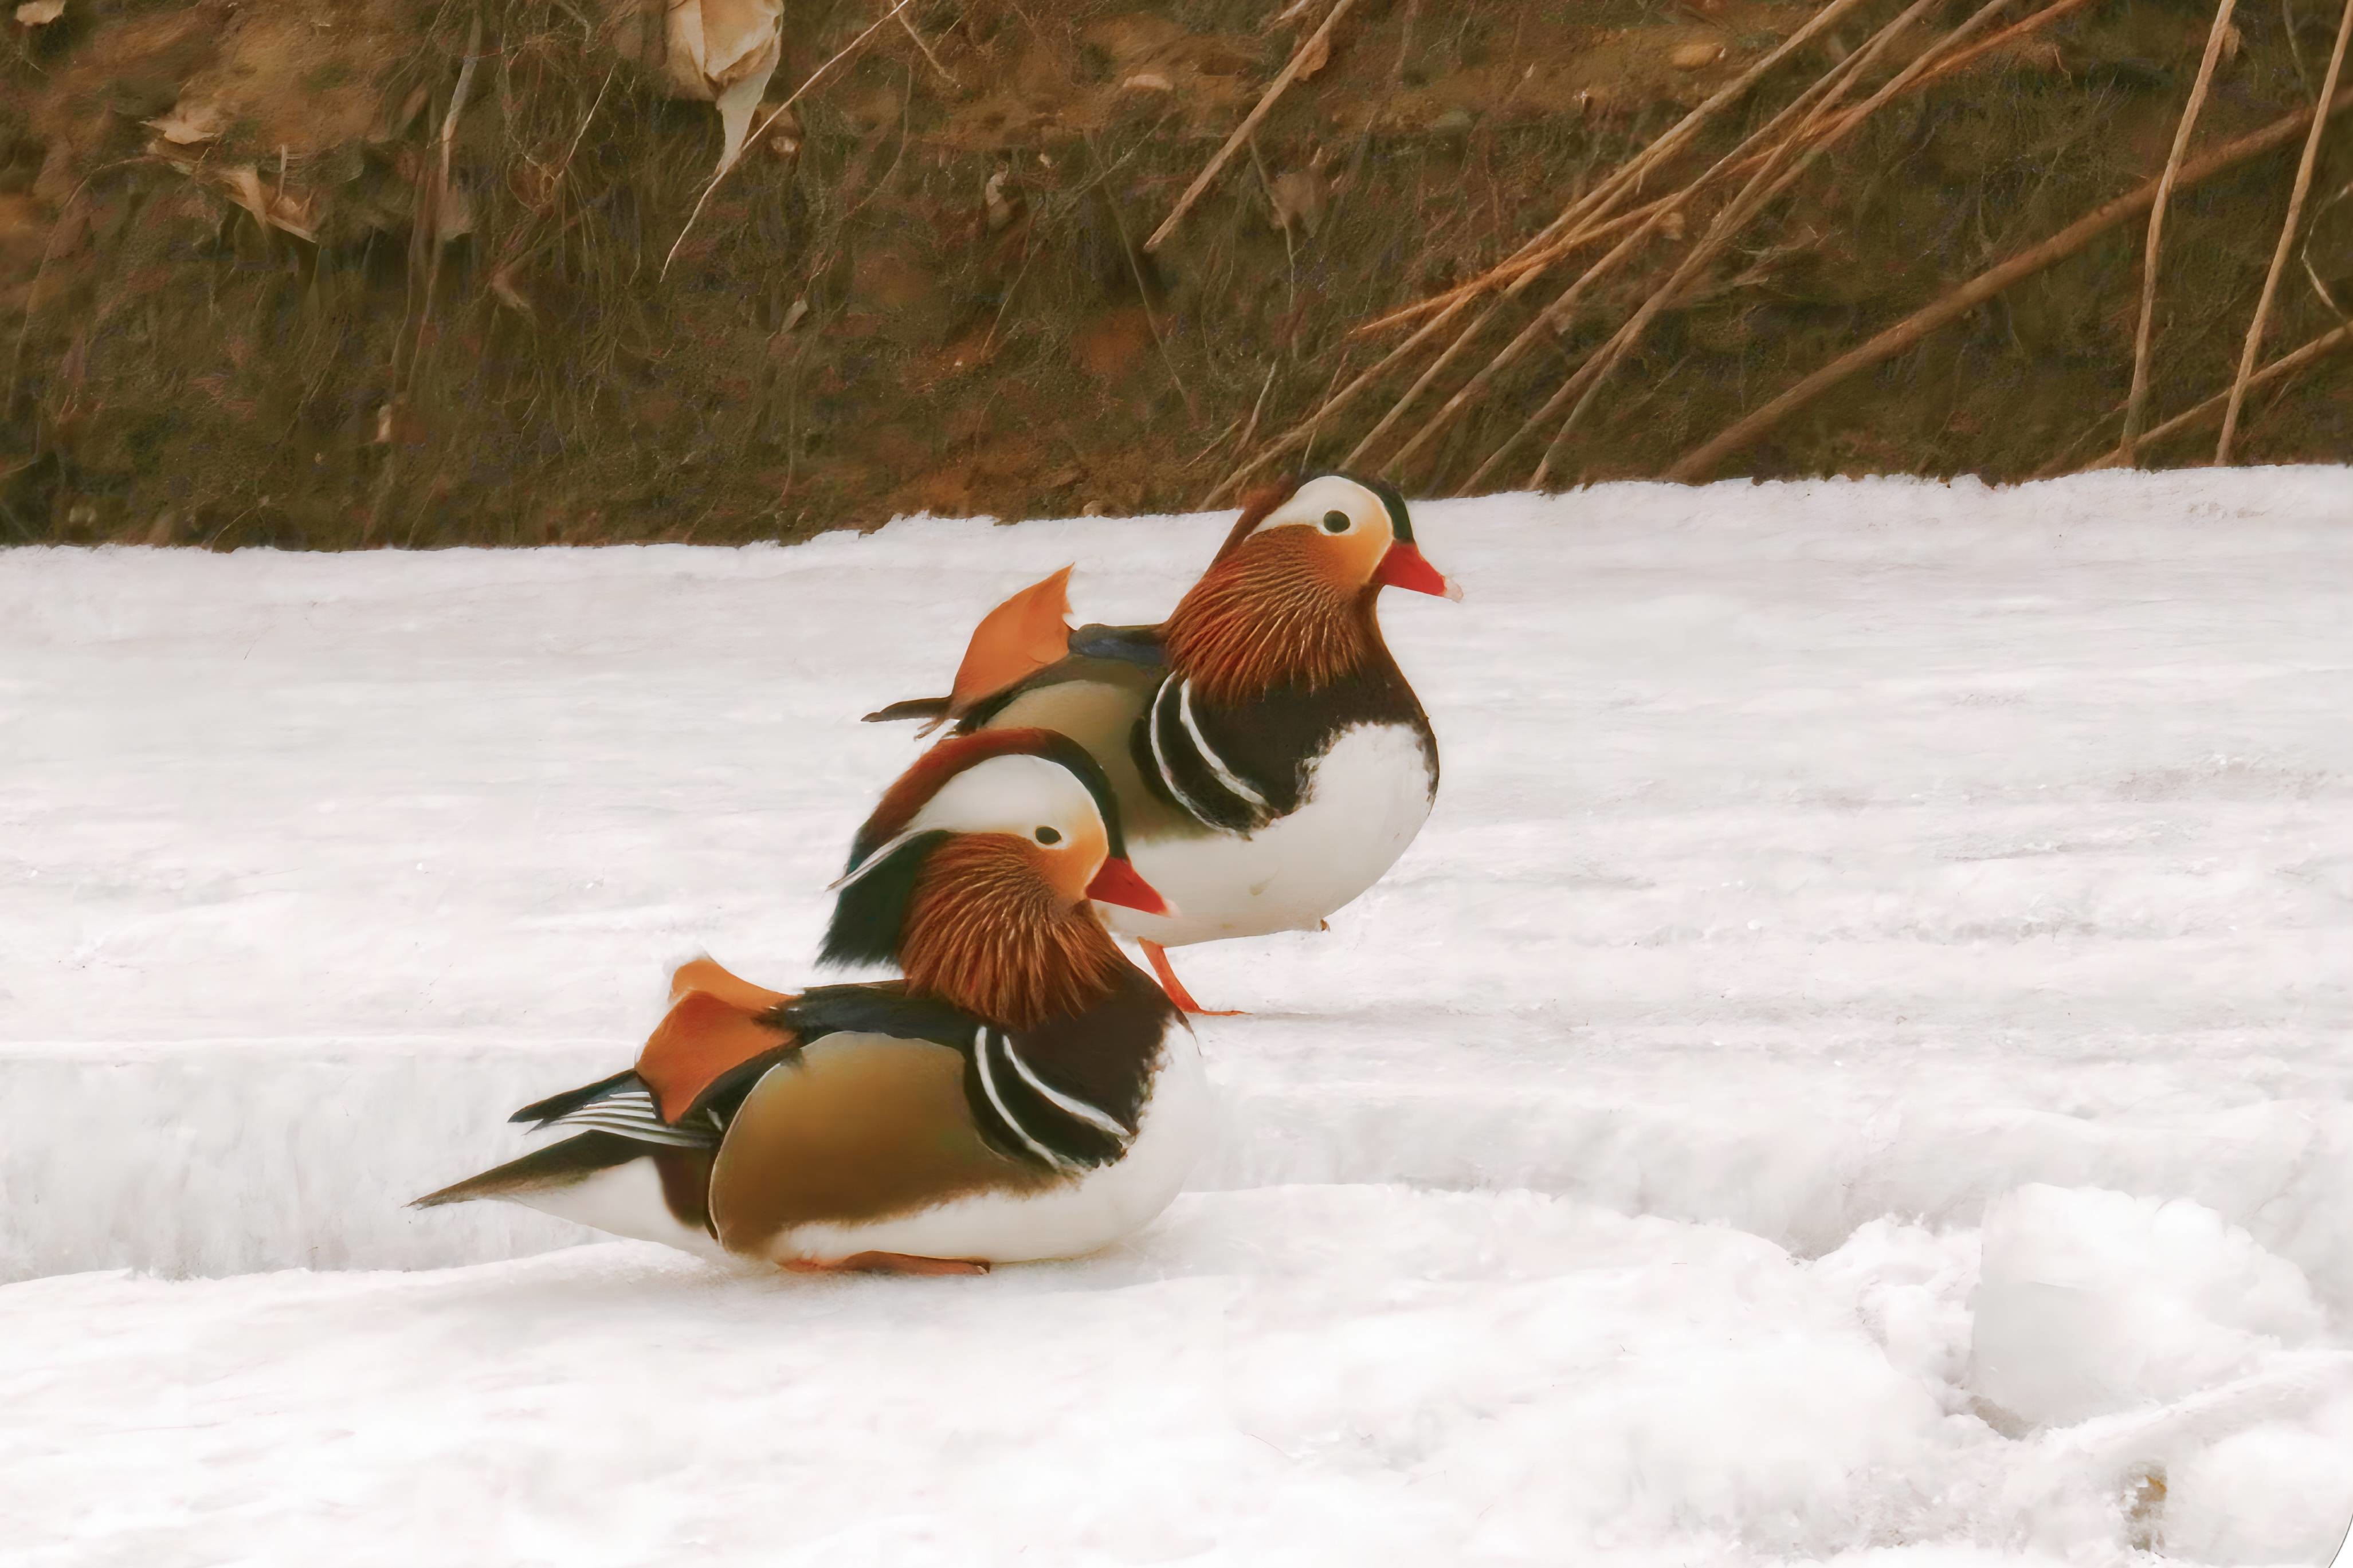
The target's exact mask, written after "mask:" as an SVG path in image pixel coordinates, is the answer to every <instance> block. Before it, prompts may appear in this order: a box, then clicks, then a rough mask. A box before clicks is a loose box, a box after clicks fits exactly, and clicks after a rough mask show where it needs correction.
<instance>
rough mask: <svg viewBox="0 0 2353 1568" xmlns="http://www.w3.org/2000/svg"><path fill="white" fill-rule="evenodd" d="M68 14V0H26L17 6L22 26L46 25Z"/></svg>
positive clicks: (19, 24)
mask: <svg viewBox="0 0 2353 1568" xmlns="http://www.w3.org/2000/svg"><path fill="white" fill-rule="evenodd" d="M65 14H66V0H25V3H24V4H23V5H19V6H17V7H16V25H17V26H20V27H44V26H48V24H50V23H51V22H54V21H56V20H57V19H58V17H60V16H64V15H65Z"/></svg>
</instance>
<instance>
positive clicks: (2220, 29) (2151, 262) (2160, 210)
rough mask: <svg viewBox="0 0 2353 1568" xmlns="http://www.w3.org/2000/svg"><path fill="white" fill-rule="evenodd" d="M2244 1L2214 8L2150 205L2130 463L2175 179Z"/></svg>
mask: <svg viewBox="0 0 2353 1568" xmlns="http://www.w3.org/2000/svg"><path fill="white" fill-rule="evenodd" d="M2238 4H2239V0H2221V4H2219V5H2216V6H2215V7H2214V25H2213V26H2211V27H2209V28H2208V29H2207V30H2206V53H2205V56H2204V58H2201V59H2200V60H2199V62H2198V79H2197V80H2196V81H2194V82H2192V83H2190V84H2189V102H2188V103H2185V104H2183V105H2182V106H2181V120H2180V122H2179V124H2177V125H2176V126H2175V127H2174V130H2173V150H2172V151H2171V152H2169V153H2167V154H2166V155H2165V173H2163V174H2160V175H2158V182H2157V199H2156V200H2155V201H2154V202H2152V203H2151V204H2150V205H2149V209H2148V243H2147V246H2146V247H2144V248H2143V249H2142V251H2141V262H2140V326H2139V328H2138V329H2137V331H2135V332H2134V333H2133V374H2132V395H2131V396H2130V397H2128V398H2127V399H2126V401H2125V435H2124V440H2123V442H2122V443H2121V444H2120V445H2119V446H2118V447H2117V448H2116V450H2117V451H2118V452H2119V453H2120V454H2122V456H2123V458H2124V459H2125V460H2126V462H2130V461H2131V460H2132V457H2133V453H2134V452H2135V451H2136V450H2137V449H2138V447H2139V446H2140V422H2141V416H2143V415H2144V414H2146V413H2147V410H2148V343H2149V333H2150V329H2151V326H2152V325H2153V323H2154V322H2155V321H2156V320H2157V264H2158V258H2159V247H2161V246H2162V245H2163V244H2164V241H2165V211H2166V208H2167V207H2168V206H2170V205H2172V204H2173V180H2174V175H2175V174H2176V173H2177V172H2178V171H2179V169H2180V167H2181V160H2182V158H2183V156H2184V155H2185V154H2186V153H2188V152H2189V138H2190V135H2191V133H2192V132H2195V131H2196V130H2197V129H2198V114H2199V111H2200V110H2202V109H2204V108H2205V107H2206V89H2207V88H2208V87H2209V86H2210V85H2211V84H2212V82H2213V80H2214V66H2215V62H2217V61H2218V60H2220V59H2221V58H2222V40H2223V39H2224V38H2226V37H2229V36H2230V32H2231V13H2232V11H2234V10H2236V9H2237V8H2238Z"/></svg>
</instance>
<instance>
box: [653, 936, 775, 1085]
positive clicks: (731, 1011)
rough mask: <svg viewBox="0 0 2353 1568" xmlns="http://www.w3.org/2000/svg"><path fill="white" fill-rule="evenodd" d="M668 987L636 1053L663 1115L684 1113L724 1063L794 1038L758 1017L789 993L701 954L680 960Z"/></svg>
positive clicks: (732, 1063)
mask: <svg viewBox="0 0 2353 1568" xmlns="http://www.w3.org/2000/svg"><path fill="white" fill-rule="evenodd" d="M670 995H671V998H672V1000H671V1002H670V1011H669V1012H668V1013H666V1014H664V1015H663V1016H662V1021H661V1022H660V1023H659V1024H658V1025H656V1026H654V1032H653V1034H652V1036H651V1037H649V1038H648V1039H647V1041H646V1047H645V1049H643V1050H642V1051H639V1052H638V1068H637V1071H638V1077H639V1078H641V1079H644V1080H645V1083H646V1087H647V1088H648V1089H651V1090H652V1091H653V1096H654V1104H655V1106H656V1107H657V1108H658V1109H659V1110H660V1111H661V1115H662V1120H663V1121H677V1120H678V1119H679V1118H680V1117H681V1116H683V1115H685V1114H686V1112H687V1110H688V1109H689V1108H691V1106H692V1105H693V1104H694V1101H695V1097H696V1096H698V1095H700V1094H701V1093H702V1091H703V1090H704V1089H709V1088H710V1087H711V1086H712V1083H713V1082H714V1081H716V1080H717V1079H718V1078H719V1076H720V1075H721V1074H723V1073H724V1072H726V1071H727V1070H728V1069H729V1068H733V1067H739V1066H741V1065H742V1064H744V1062H747V1061H750V1060H751V1059H752V1058H754V1057H756V1056H758V1055H759V1054H760V1053H761V1052H763V1051H771V1050H774V1049H776V1047H778V1046H783V1045H789V1044H791V1043H792V1038H793V1037H792V1035H791V1033H790V1032H789V1031H787V1030H786V1029H783V1028H780V1027H778V1026H776V1025H774V1024H770V1023H766V1022H764V1021H763V1017H764V1015H765V1014H766V1013H767V1012H768V1011H769V1009H771V1008H773V1007H775V1006H776V1005H778V1004H780V1003H783V1002H788V1001H790V1000H791V999H792V998H790V997H789V996H787V995H786V994H784V993H782V992H779V991H770V990H767V989H766V988H765V987H763V986H758V985H754V984H752V983H751V982H749V981H747V980H739V979H737V978H736V977H735V976H734V975H733V974H730V973H727V971H725V970H724V969H722V968H720V967H719V965H718V964H716V963H712V961H711V960H709V959H707V958H703V959H697V960H696V961H695V962H693V963H689V964H686V965H683V966H682V967H681V968H680V970H679V972H678V973H677V974H676V975H675V976H673V977H672V979H671V984H670Z"/></svg>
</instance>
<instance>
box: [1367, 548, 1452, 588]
mask: <svg viewBox="0 0 2353 1568" xmlns="http://www.w3.org/2000/svg"><path fill="white" fill-rule="evenodd" d="M1373 581H1374V582H1376V583H1378V584H1380V585H1381V586H1382V587H1384V588H1410V589H1412V590H1413V591H1414V592H1415V593H1417V594H1435V595H1438V596H1439V597H1440V598H1441V599H1459V598H1461V596H1462V590H1461V588H1458V587H1456V586H1455V585H1454V584H1451V583H1450V582H1448V581H1447V580H1446V579H1445V578H1444V577H1443V576H1442V575H1440V573H1439V570H1438V568H1437V567H1435V566H1432V565H1431V564H1430V562H1429V561H1428V560H1427V559H1426V558H1425V557H1424V556H1423V555H1422V553H1421V552H1420V551H1419V549H1418V548H1416V547H1415V546H1413V545H1410V544H1408V543H1406V542H1404V541H1402V540H1400V541H1398V542H1397V543H1395V544H1392V545H1390V546H1389V551H1388V554H1386V555H1384V556H1382V557H1381V569H1380V570H1379V571H1377V572H1376V573H1374V574H1373Z"/></svg>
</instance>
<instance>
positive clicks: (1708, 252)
mask: <svg viewBox="0 0 2353 1568" xmlns="http://www.w3.org/2000/svg"><path fill="white" fill-rule="evenodd" d="M1926 3H1933V0H1926ZM1926 3H1924V4H1921V5H1915V6H1913V7H1912V8H1911V9H1909V10H1907V11H1905V14H1904V16H1902V17H1901V18H1899V21H1902V22H1904V23H1906V24H1908V23H1909V22H1910V21H1911V19H1912V18H1913V17H1914V16H1917V15H1918V14H1919V13H1920V12H1921V11H1923V10H1925V9H1926ZM2009 4H2010V0H1986V4H1985V5H1981V6H1979V7H1978V9H1977V10H1976V11H1974V12H1972V13H1970V15H1969V16H1968V19H1966V20H1965V21H1963V22H1962V23H1961V25H1960V26H1957V27H1956V28H1954V29H1953V30H1952V31H1951V32H1949V33H1947V34H1946V35H1945V36H1944V37H1942V38H1939V39H1938V40H1936V42H1935V43H1933V44H1931V45H1930V46H1929V47H1927V48H1926V50H1924V51H1923V52H1922V53H1921V54H1920V55H1919V56H1917V57H1916V58H1914V60H1913V61H1912V63H1911V64H1909V65H1907V66H1905V68H1903V69H1902V70H1900V71H1898V72H1896V73H1895V75H1894V77H1893V78H1891V79H1889V80H1888V81H1887V82H1886V83H1885V84H1884V85H1883V86H1882V87H1881V88H1880V89H1879V90H1878V91H1877V92H1874V93H1873V94H1872V95H1871V96H1870V97H1869V98H1867V99H1865V100H1863V101H1862V102H1861V103H1859V104H1857V105H1855V107H1854V108H1853V109H1852V110H1848V111H1847V112H1846V113H1844V114H1841V115H1839V116H1837V117H1836V119H1835V120H1834V121H1833V122H1832V123H1831V125H1830V127H1829V128H1828V129H1827V130H1825V131H1823V132H1820V134H1818V135H1815V136H1813V137H1811V138H1810V142H1811V145H1810V146H1808V147H1807V148H1806V149H1805V151H1804V152H1803V153H1799V155H1798V156H1797V157H1796V158H1795V159H1794V160H1792V161H1791V162H1790V163H1789V164H1788V167H1787V168H1785V169H1781V170H1779V171H1778V173H1777V172H1776V170H1775V167H1774V165H1773V164H1771V163H1767V165H1766V166H1765V167H1764V168H1762V169H1759V170H1758V171H1757V174H1756V175H1755V176H1754V177H1753V178H1752V179H1751V180H1750V181H1749V182H1748V184H1747V186H1746V188H1745V189H1743V190H1742V191H1741V193H1740V195H1737V196H1736V197H1735V198H1734V199H1733V202H1732V205H1729V206H1727V207H1725V209H1724V210H1723V211H1722V212H1719V213H1718V214H1716V216H1715V223H1713V224H1711V225H1710V226H1709V227H1708V231H1707V235H1706V237H1704V239H1702V240H1701V241H1700V243H1698V244H1697V245H1694V246H1693V247H1692V248H1691V251H1690V253H1689V254H1688V255H1686V256H1685V257H1684V258H1683V265H1682V266H1680V267H1678V268H1675V270H1674V272H1673V274H1672V276H1671V277H1669V278H1668V279H1667V280H1666V281H1665V282H1664V283H1662V284H1661V285H1660V286H1659V287H1658V288H1657V289H1652V290H1651V297H1650V298H1649V299H1647V300H1643V301H1642V304H1641V309H1639V310H1636V311H1635V312H1634V314H1633V316H1632V318H1631V319H1630V320H1629V321H1627V323H1626V324H1625V325H1624V326H1623V327H1621V328H1620V329H1619V330H1618V333H1617V335H1616V336H1615V337H1613V338H1611V339H1610V341H1609V343H1608V344H1607V345H1606V346H1605V347H1604V348H1603V349H1602V350H1601V352H1600V353H1597V354H1595V355H1594V356H1593V359H1592V361H1591V362H1590V368H1591V374H1589V375H1587V376H1586V377H1585V378H1584V379H1585V382H1586V386H1585V391H1584V394H1583V395H1581V396H1579V397H1578V398H1577V404H1576V405H1575V406H1574V407H1572V408H1571V409H1570V410H1569V411H1568V416H1567V418H1566V419H1564V420H1562V421H1561V426H1560V430H1559V432H1558V433H1557V434H1556V435H1555V436H1554V437H1553V438H1552V445H1550V446H1549V447H1546V448H1545V454H1544V457H1543V458H1541V459H1539V460H1538V461H1537V463H1536V467H1535V473H1534V474H1532V475H1531V476H1530V477H1529V479H1528V488H1529V489H1543V488H1544V482H1545V480H1546V479H1547V478H1549V477H1550V475H1551V473H1552V465H1553V462H1554V460H1555V459H1556V458H1558V457H1559V456H1560V454H1561V453H1562V452H1564V451H1566V450H1567V447H1568V437H1569V435H1570V433H1571V432H1573V431H1574V430H1575V429H1576V428H1577V425H1578V423H1579V422H1580V421H1582V420H1583V419H1584V417H1585V415H1586V413H1587V411H1588V410H1589V409H1590V408H1591V407H1592V406H1593V404H1594V400H1595V399H1596V398H1598V397H1599V396H1600V395H1601V387H1602V384H1603V383H1604V382H1606V381H1607V380H1609V373H1610V372H1611V371H1612V370H1614V369H1616V368H1617V366H1618V364H1619V363H1620V361H1621V360H1623V359H1624V358H1625V357H1626V355H1627V354H1628V353H1630V352H1632V350H1633V347H1634V344H1635V343H1637V342H1640V341H1641V336H1642V333H1643V331H1645V330H1646V329H1647V328H1648V327H1649V326H1650V324H1651V321H1652V319H1653V318H1655V317H1656V316H1657V315H1658V313H1659V312H1660V311H1661V310H1664V309H1666V306H1667V302H1668V301H1669V300H1673V299H1675V298H1676V297H1677V296H1678V295H1680V294H1681V293H1682V292H1683V287H1684V285H1686V284H1687V283H1689V282H1690V281H1691V279H1693V278H1694V277H1695V276H1697V274H1698V272H1699V269H1700V268H1702V267H1704V266H1706V265H1707V263H1708V262H1709V261H1711V260H1713V259H1714V258H1715V256H1716V255H1717V253H1718V252H1720V251H1721V250H1723V248H1724V247H1725V246H1726V245H1728V244H1729V243H1731V240H1732V237H1733V236H1734V235H1736V234H1737V233H1739V232H1740V231H1741V230H1742V229H1744V228H1746V226H1748V223H1749V221H1750V220H1751V219H1752V218H1754V217H1755V216H1757V214H1758V213H1760V212H1762V211H1763V210H1764V209H1765V208H1766V207H1767V206H1768V205H1771V204H1772V203H1773V202H1775V201H1777V200H1778V199H1779V198H1780V196H1781V194H1782V193H1783V192H1785V191H1787V190H1788V188H1789V187H1790V186H1791V185H1792V184H1796V183H1797V182H1798V181H1799V179H1800V178H1801V177H1803V176H1804V174H1805V173H1806V171H1807V170H1809V169H1810V168H1812V167H1813V166H1814V164H1815V163H1816V162H1817V161H1818V160H1820V158H1821V157H1822V155H1823V154H1825V153H1828V152H1830V151H1831V148H1833V147H1836V146H1837V145H1838V144H1839V143H1840V142H1841V141H1843V140H1845V139H1846V137H1847V135H1848V134H1849V133H1850V132H1852V131H1853V130H1855V128H1856V127H1858V126H1860V125H1862V123H1863V122H1864V121H1867V120H1869V119H1870V118H1871V117H1872V116H1873V114H1876V113H1877V112H1879V110H1882V109H1883V108H1884V107H1886V105H1887V104H1888V103H1889V102H1891V101H1892V100H1894V99H1895V98H1896V97H1897V96H1898V95H1899V94H1901V93H1902V92H1903V91H1904V90H1905V88H1907V87H1909V86H1910V85H1911V84H1912V83H1913V82H1914V81H1915V80H1917V79H1919V78H1920V77H1921V76H1923V75H1925V74H1926V72H1927V70H1928V69H1929V68H1930V67H1932V66H1933V65H1934V64H1935V63H1936V59H1937V58H1938V57H1939V56H1941V55H1943V54H1945V53H1947V51H1949V50H1952V49H1955V48H1957V47H1960V44H1961V42H1962V40H1964V39H1965V38H1967V37H1968V36H1969V35H1970V34H1972V33H1974V32H1976V31H1977V30H1978V28H1979V27H1982V26H1985V25H1986V24H1987V23H1989V22H1990V21H1992V20H1993V19H1994V17H1995V16H1996V15H1998V14H1999V13H2000V11H2001V9H2002V8H2003V7H2004V6H2006V5H2009ZM1883 37H1887V38H1892V37H1894V34H1893V33H1892V32H1891V33H1888V34H1885V35H1883ZM1843 90H1844V89H1843V87H1841V91H1843ZM1809 129H1811V127H1809ZM1804 140H1809V139H1808V138H1806V137H1804V136H1803V135H1802V134H1801V135H1799V136H1795V137H1792V138H1790V140H1789V142H1788V146H1787V147H1784V148H1778V149H1776V151H1775V155H1776V156H1777V157H1781V156H1787V154H1788V152H1789V151H1791V150H1792V149H1794V148H1795V147H1796V146H1797V144H1798V143H1799V142H1800V141H1804ZM1566 390H1567V389H1566V388H1563V391H1566Z"/></svg>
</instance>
